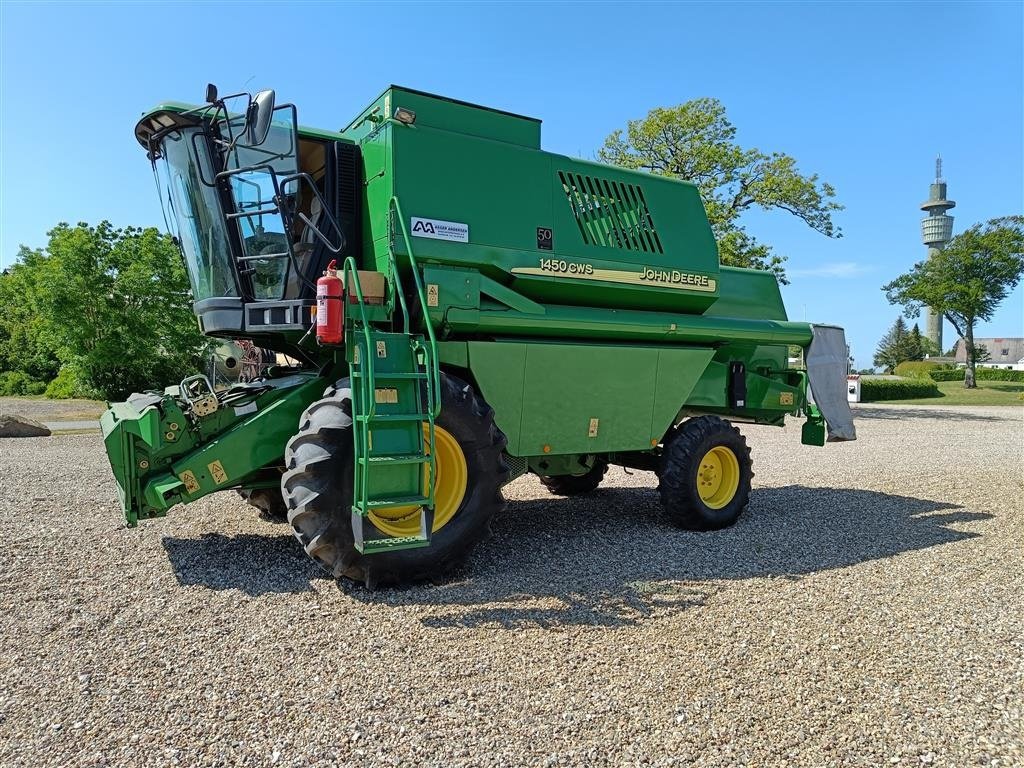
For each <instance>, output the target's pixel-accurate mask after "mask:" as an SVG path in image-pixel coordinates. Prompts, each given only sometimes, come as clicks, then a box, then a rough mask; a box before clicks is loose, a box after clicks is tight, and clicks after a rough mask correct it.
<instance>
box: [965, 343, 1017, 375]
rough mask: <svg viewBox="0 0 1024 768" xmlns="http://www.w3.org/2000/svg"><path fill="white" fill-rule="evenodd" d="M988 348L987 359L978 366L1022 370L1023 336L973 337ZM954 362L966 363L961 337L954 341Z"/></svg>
mask: <svg viewBox="0 0 1024 768" xmlns="http://www.w3.org/2000/svg"><path fill="white" fill-rule="evenodd" d="M974 343H975V344H980V345H983V346H984V347H985V349H987V350H988V360H986V361H985V362H983V363H978V367H979V368H1005V369H1007V370H1010V371H1024V338H1020V337H1018V338H1002V339H996V338H991V339H977V338H976V339H975V340H974ZM956 364H957V365H960V366H966V365H967V350H966V347H965V345H964V342H963V339H959V340H958V341H957V342H956Z"/></svg>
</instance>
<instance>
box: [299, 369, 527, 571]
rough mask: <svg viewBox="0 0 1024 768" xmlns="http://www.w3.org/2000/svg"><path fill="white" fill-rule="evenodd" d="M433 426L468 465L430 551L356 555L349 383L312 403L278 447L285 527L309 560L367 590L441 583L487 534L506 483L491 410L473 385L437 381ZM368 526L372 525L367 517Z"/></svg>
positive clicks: (501, 444)
mask: <svg viewBox="0 0 1024 768" xmlns="http://www.w3.org/2000/svg"><path fill="white" fill-rule="evenodd" d="M440 395H441V413H440V415H439V416H438V418H437V420H436V424H437V426H439V427H442V428H443V429H445V430H446V431H447V432H448V433H449V434H450V435H451V436H452V437H454V438H455V440H456V442H457V443H458V446H459V448H460V449H461V451H462V453H463V455H464V457H465V461H466V468H467V479H466V489H465V495H464V496H463V498H462V502H461V504H460V505H459V507H458V510H457V511H456V512H455V514H454V516H453V517H451V519H450V520H448V521H447V523H446V524H445V525H443V526H442V527H441V528H439V529H438V530H436V531H435V532H434V534H433V536H432V538H431V543H430V546H429V547H422V548H419V549H406V550H401V551H398V552H384V553H380V554H374V555H363V554H362V553H360V552H359V551H358V550H357V549H356V548H355V543H354V539H353V534H352V512H351V510H352V489H353V476H354V460H353V458H354V457H353V453H354V448H353V435H352V394H351V390H350V388H349V381H348V379H343V380H341V381H339V382H338V384H337V386H335V387H331V388H329V389H328V390H327V392H326V393H325V396H324V398H323V399H322V400H319V401H317V402H315V403H313V404H312V405H311V406H309V408H307V409H306V412H305V413H304V414H303V415H302V418H301V420H300V430H299V433H298V434H297V435H295V436H294V437H293V438H292V439H291V440H289V441H288V446H287V448H286V449H285V466H286V467H287V470H286V471H285V474H284V476H283V477H282V479H281V488H282V493H283V496H284V500H285V503H286V504H287V507H288V522H290V523H291V525H292V529H293V531H294V532H295V536H296V537H297V538H298V539H299V542H300V543H301V544H302V546H303V548H304V549H305V550H306V554H308V555H309V556H310V557H311V558H313V560H315V561H316V562H317V563H318V564H319V565H320V566H321V567H322V568H324V570H326V571H327V572H329V573H331V574H332V575H333V576H334V577H335V578H338V577H341V576H345V577H347V578H350V579H353V580H355V581H361V582H363V583H365V584H366V585H367V586H368V587H370V588H371V589H372V588H374V587H376V586H382V585H386V584H398V583H403V582H412V581H421V580H424V579H437V578H440V577H442V576H444V575H446V574H447V573H449V572H450V571H452V570H453V569H454V568H456V567H457V566H458V565H460V564H461V563H462V562H463V561H464V560H465V559H466V557H467V556H468V555H469V553H470V552H471V551H472V549H473V547H474V546H475V545H476V544H477V543H478V542H479V541H480V540H481V539H483V538H484V537H486V536H487V535H488V533H489V532H490V523H491V520H492V518H493V517H494V515H495V514H497V513H498V512H500V511H501V510H502V509H504V507H505V500H504V498H503V497H502V495H501V486H502V485H503V484H504V483H505V481H506V480H507V478H508V467H507V465H506V464H505V462H504V460H503V458H502V452H503V450H504V448H505V442H506V441H505V436H504V434H502V432H501V431H500V430H499V429H498V428H497V426H496V425H495V423H494V411H493V410H492V409H491V408H490V407H489V406H488V405H487V404H486V403H484V401H483V400H482V399H480V398H479V397H477V395H476V394H475V393H474V392H473V389H472V387H470V386H469V385H468V384H466V383H465V382H463V381H460V380H459V379H456V378H455V377H453V376H449V375H446V374H442V376H441V392H440ZM366 524H367V525H371V522H370V521H369V519H368V520H367V521H366Z"/></svg>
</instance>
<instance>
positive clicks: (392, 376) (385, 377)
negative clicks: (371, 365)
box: [350, 371, 427, 381]
mask: <svg viewBox="0 0 1024 768" xmlns="http://www.w3.org/2000/svg"><path fill="white" fill-rule="evenodd" d="M350 375H351V376H354V377H355V378H357V379H361V378H362V377H363V374H362V373H361V372H360V371H352V372H351V374H350ZM426 378H427V374H426V373H422V372H421V373H374V374H373V379H374V381H403V380H406V379H424V380H425V379H426Z"/></svg>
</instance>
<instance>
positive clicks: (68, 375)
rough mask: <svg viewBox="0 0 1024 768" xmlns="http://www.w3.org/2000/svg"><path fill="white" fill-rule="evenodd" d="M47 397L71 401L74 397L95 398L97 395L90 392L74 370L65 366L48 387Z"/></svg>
mask: <svg viewBox="0 0 1024 768" xmlns="http://www.w3.org/2000/svg"><path fill="white" fill-rule="evenodd" d="M45 394H46V396H47V397H48V398H50V399H51V400H69V399H71V398H72V397H95V396H96V393H95V392H92V391H91V390H89V388H88V387H86V386H85V385H84V384H82V381H81V379H80V378H79V376H78V374H77V373H76V372H75V371H74V369H73V368H69V367H68V366H66V365H65V366H63V367H62V368H61V369H60V371H58V372H57V378H55V379H54V380H53V381H51V382H50V383H49V384H48V385H47V387H46V392H45Z"/></svg>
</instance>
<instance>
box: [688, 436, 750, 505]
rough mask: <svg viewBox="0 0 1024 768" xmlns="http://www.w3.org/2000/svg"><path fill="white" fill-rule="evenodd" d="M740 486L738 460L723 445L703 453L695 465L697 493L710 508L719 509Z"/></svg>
mask: <svg viewBox="0 0 1024 768" xmlns="http://www.w3.org/2000/svg"><path fill="white" fill-rule="evenodd" d="M739 487H740V462H739V459H737V458H736V454H735V453H733V452H732V451H731V450H730V449H728V448H726V447H725V446H724V445H717V446H715V447H714V448H712V449H711V450H710V451H708V452H707V453H705V454H704V458H702V459H701V460H700V465H699V466H698V467H697V493H698V494H699V495H700V500H701V501H703V502H704V504H705V505H706V506H708V507H710V508H711V509H721V508H722V507H724V506H725V505H726V504H728V503H729V502H730V501H732V500H733V498H734V497H735V496H736V491H738V490H739Z"/></svg>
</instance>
